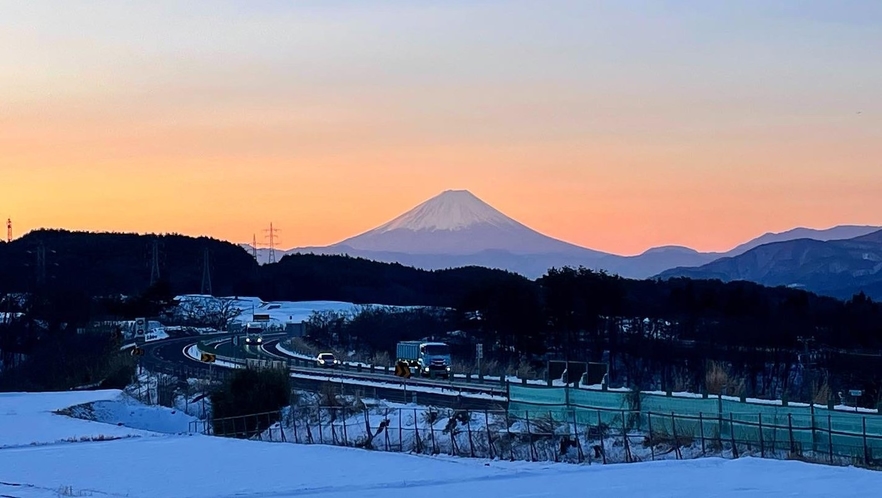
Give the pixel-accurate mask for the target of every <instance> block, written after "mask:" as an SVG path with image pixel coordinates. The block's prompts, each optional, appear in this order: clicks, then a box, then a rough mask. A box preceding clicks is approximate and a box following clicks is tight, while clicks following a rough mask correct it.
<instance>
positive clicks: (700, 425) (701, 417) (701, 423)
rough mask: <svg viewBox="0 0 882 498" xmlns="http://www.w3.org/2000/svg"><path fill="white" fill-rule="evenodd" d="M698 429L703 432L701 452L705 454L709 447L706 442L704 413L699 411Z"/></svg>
mask: <svg viewBox="0 0 882 498" xmlns="http://www.w3.org/2000/svg"><path fill="white" fill-rule="evenodd" d="M698 430H699V431H700V434H701V454H702V455H704V454H705V453H707V449H706V447H705V444H704V415H702V413H701V412H698Z"/></svg>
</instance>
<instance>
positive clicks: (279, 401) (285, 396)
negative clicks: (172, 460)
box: [211, 369, 291, 437]
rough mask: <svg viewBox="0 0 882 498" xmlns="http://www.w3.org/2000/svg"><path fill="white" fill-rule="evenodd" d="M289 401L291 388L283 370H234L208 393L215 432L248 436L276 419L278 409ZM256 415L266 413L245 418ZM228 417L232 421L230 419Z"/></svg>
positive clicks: (256, 432)
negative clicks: (256, 415) (216, 388)
mask: <svg viewBox="0 0 882 498" xmlns="http://www.w3.org/2000/svg"><path fill="white" fill-rule="evenodd" d="M290 403H291V388H290V386H289V383H288V373H287V372H286V371H284V370H256V369H245V370H237V371H236V372H235V373H234V374H233V375H232V376H231V377H230V378H229V380H227V381H226V382H224V384H223V385H222V386H221V387H220V388H219V389H218V390H217V391H215V392H213V393H212V394H211V406H212V419H213V425H214V430H215V434H218V435H233V434H235V435H236V437H251V436H253V435H255V434H258V433H259V432H260V431H262V430H264V429H266V427H268V426H269V425H271V424H273V423H275V422H277V421H278V420H279V411H280V410H281V408H282V407H284V406H287V405H289V404H290ZM255 414H268V415H266V416H261V417H253V418H252V417H245V415H255ZM237 417H242V418H241V419H236V418H237ZM231 418H233V419H234V420H235V421H232V420H229V419H231ZM225 420H226V422H225ZM265 426H266V427H265ZM234 427H235V429H233V428H234ZM228 428H229V429H230V430H228Z"/></svg>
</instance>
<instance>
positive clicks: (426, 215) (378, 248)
mask: <svg viewBox="0 0 882 498" xmlns="http://www.w3.org/2000/svg"><path fill="white" fill-rule="evenodd" d="M334 246H336V247H339V248H341V249H342V250H346V251H348V250H350V249H352V250H358V251H371V252H394V253H407V254H442V255H451V254H476V253H480V252H482V251H504V252H508V253H511V254H539V253H573V252H576V253H580V254H584V253H586V252H590V253H593V254H599V253H596V252H594V251H590V250H588V249H585V248H582V247H579V246H575V245H573V244H569V243H567V242H563V241H560V240H557V239H554V238H551V237H548V236H546V235H543V234H541V233H539V232H536V231H535V230H532V229H530V228H528V227H527V226H525V225H523V224H521V223H519V222H517V221H515V220H513V219H511V218H509V217H508V216H506V215H504V214H502V213H501V212H499V211H498V210H496V209H495V208H493V207H492V206H490V205H489V204H487V203H486V202H484V201H482V200H481V199H479V198H478V197H476V196H475V195H474V194H472V193H471V192H469V191H468V190H447V191H444V192H442V193H440V194H439V195H436V196H435V197H433V198H431V199H429V200H428V201H425V202H423V203H422V204H420V205H418V206H417V207H415V208H413V209H411V210H410V211H408V212H406V213H404V214H403V215H401V216H399V217H397V218H395V219H394V220H392V221H390V222H388V223H386V224H384V225H380V226H378V227H377V228H375V229H373V230H370V231H368V232H365V233H362V234H361V235H357V236H355V237H352V238H349V239H346V240H344V241H342V242H340V243H338V244H334Z"/></svg>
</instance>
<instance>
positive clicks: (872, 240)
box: [658, 231, 882, 299]
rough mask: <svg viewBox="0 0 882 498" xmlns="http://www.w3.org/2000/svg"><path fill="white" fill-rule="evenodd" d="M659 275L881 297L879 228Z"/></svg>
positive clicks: (772, 246) (775, 246)
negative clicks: (838, 238)
mask: <svg viewBox="0 0 882 498" xmlns="http://www.w3.org/2000/svg"><path fill="white" fill-rule="evenodd" d="M658 277H659V278H662V279H666V278H672V277H689V278H695V279H720V280H723V281H732V280H748V281H752V282H757V283H760V284H764V285H770V286H778V285H786V286H790V287H799V288H804V289H807V290H810V291H812V292H816V293H818V294H824V295H830V296H833V297H839V298H849V297H851V296H852V295H854V294H856V293H858V292H860V291H862V290H863V291H864V292H866V293H867V294H868V295H870V296H871V297H873V298H875V299H880V298H882V231H876V232H873V233H870V234H866V235H863V236H861V237H857V238H853V239H847V240H829V241H819V240H812V239H796V240H790V241H785V242H775V243H771V244H765V245H761V246H759V247H755V248H753V249H751V250H749V251H747V252H745V253H743V254H741V255H738V256H735V257H726V258H721V259H719V260H717V261H714V262H711V263H709V264H706V265H703V266H700V267H698V268H675V269H672V270H668V271H665V272H662V273H661V274H660V275H658Z"/></svg>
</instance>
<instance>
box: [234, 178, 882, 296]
mask: <svg viewBox="0 0 882 498" xmlns="http://www.w3.org/2000/svg"><path fill="white" fill-rule="evenodd" d="M880 228H882V227H873V226H837V227H832V228H828V229H823V230H816V229H808V228H796V229H793V230H790V231H787V232H782V233H767V234H765V235H763V236H761V237H758V238H756V239H753V240H751V241H749V242H747V243H745V244H742V245H740V246H738V247H735V248H734V249H732V250H730V251H728V252H698V251H696V250H694V249H690V248H688V247H680V246H664V247H655V248H651V249H649V250H647V251H646V252H644V253H642V254H639V255H636V256H620V255H617V254H609V253H605V252H601V251H596V250H593V249H588V248H585V247H581V246H578V245H575V244H571V243H569V242H565V241H562V240H559V239H555V238H553V237H549V236H547V235H544V234H542V233H539V232H537V231H536V230H533V229H532V228H530V227H527V226H526V225H524V224H522V223H520V222H518V221H516V220H513V219H512V218H510V217H508V216H506V215H505V214H503V213H501V212H500V211H498V210H497V209H495V208H494V207H492V206H490V205H489V204H487V203H486V202H484V201H482V200H481V199H479V198H478V197H476V196H475V195H474V194H472V193H471V192H469V191H467V190H447V191H444V192H442V193H441V194H439V195H437V196H435V197H433V198H431V199H429V200H427V201H425V202H423V203H422V204H420V205H418V206H416V207H414V208H413V209H411V210H410V211H408V212H406V213H404V214H402V215H401V216H398V217H397V218H395V219H393V220H390V221H388V222H387V223H384V224H382V225H380V226H378V227H376V228H374V229H373V230H369V231H367V232H364V233H362V234H360V235H356V236H354V237H350V238H348V239H345V240H343V241H340V242H338V243H336V244H332V245H330V246H323V247H300V248H295V249H291V250H289V251H285V252H284V254H297V253H302V254H336V255H340V254H346V255H349V256H353V257H361V258H365V259H370V260H374V261H381V262H386V263H400V264H403V265H406V266H413V267H416V268H422V269H426V270H439V269H445V268H457V267H463V266H484V267H487V268H497V269H501V270H508V271H512V272H515V273H520V274H522V275H524V276H526V277H528V278H531V279H532V278H538V277H541V276H542V275H544V274H545V273H546V272H547V271H548V269H549V268H552V267H556V268H560V267H563V266H574V267H577V266H584V267H586V268H590V269H593V270H606V271H608V272H609V273H612V274H617V275H621V276H622V277H626V278H638V279H644V278H650V277H655V276H658V275H659V274H661V273H662V272H665V271H666V270H671V269H674V268H695V267H699V266H703V265H706V264H708V263H711V262H714V261H717V260H719V259H721V258H731V257H735V256H738V255H740V254H744V253H746V252H749V251H751V250H752V249H754V248H756V247H757V246H765V245H768V244H769V243H770V242H781V241H787V240H793V239H800V238H807V239H813V240H821V241H826V240H838V239H849V238H852V237H856V236H859V235H865V234H867V233H871V232H873V231H876V230H879V229H880ZM242 246H243V247H245V248H247V249H248V250H249V251H250V250H252V249H253V248H252V247H250V246H248V245H246V244H243V245H242ZM256 252H257V255H258V261H259V262H260V263H267V262H268V261H269V259H270V258H269V251H268V250H267V249H259V250H258V251H256Z"/></svg>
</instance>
